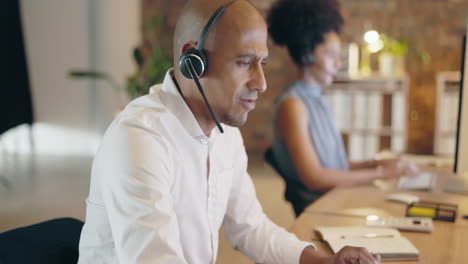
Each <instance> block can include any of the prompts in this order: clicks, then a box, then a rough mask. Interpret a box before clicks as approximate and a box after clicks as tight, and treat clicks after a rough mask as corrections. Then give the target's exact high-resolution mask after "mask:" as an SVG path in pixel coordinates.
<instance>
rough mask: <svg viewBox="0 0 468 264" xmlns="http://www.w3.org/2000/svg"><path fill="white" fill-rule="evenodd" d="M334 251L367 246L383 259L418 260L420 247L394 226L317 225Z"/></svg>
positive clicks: (317, 229)
mask: <svg viewBox="0 0 468 264" xmlns="http://www.w3.org/2000/svg"><path fill="white" fill-rule="evenodd" d="M315 230H316V231H318V232H319V233H320V234H321V235H322V238H323V240H325V241H326V242H327V243H328V245H329V246H330V248H331V249H332V251H333V252H334V253H336V252H338V251H340V249H341V248H343V247H344V246H355V247H365V248H367V250H369V252H372V253H377V254H379V255H380V256H381V258H382V260H417V259H418V258H419V251H418V249H417V248H416V247H415V246H414V245H413V244H412V243H411V242H410V241H409V240H408V239H407V238H405V237H403V236H401V234H400V232H399V231H398V230H396V229H394V228H376V227H365V226H342V227H317V228H316V229H315Z"/></svg>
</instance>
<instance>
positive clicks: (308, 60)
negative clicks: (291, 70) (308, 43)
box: [301, 53, 315, 65]
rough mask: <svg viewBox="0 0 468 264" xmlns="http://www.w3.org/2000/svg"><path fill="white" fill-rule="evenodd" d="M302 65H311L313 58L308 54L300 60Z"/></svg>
mask: <svg viewBox="0 0 468 264" xmlns="http://www.w3.org/2000/svg"><path fill="white" fill-rule="evenodd" d="M301 62H302V65H311V64H313V63H314V62H315V56H314V55H312V54H310V53H308V54H306V55H304V56H302V58H301Z"/></svg>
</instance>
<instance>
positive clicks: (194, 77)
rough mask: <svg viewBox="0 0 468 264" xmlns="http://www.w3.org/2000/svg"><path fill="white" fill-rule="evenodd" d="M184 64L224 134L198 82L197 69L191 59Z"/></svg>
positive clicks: (222, 131)
mask: <svg viewBox="0 0 468 264" xmlns="http://www.w3.org/2000/svg"><path fill="white" fill-rule="evenodd" d="M184 64H185V66H186V67H187V69H188V70H189V73H190V76H191V77H192V79H193V80H194V81H195V84H196V85H197V87H198V90H199V91H200V93H201V95H202V97H203V100H204V101H205V104H206V106H207V107H208V110H209V111H210V114H211V117H212V118H213V120H214V121H215V123H216V126H217V127H218V129H219V131H220V132H221V133H224V130H223V128H222V127H221V124H220V123H219V122H218V119H216V116H215V114H214V112H213V109H211V106H210V104H209V103H208V100H207V99H206V96H205V93H204V92H203V88H202V87H201V84H200V81H198V78H197V76H196V72H195V69H194V67H193V65H192V61H191V60H189V59H185V61H184Z"/></svg>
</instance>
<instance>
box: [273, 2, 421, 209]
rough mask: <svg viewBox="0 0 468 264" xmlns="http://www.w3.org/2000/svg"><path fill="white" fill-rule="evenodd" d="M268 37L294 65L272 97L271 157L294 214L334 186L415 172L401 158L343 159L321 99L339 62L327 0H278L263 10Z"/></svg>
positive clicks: (336, 26)
mask: <svg viewBox="0 0 468 264" xmlns="http://www.w3.org/2000/svg"><path fill="white" fill-rule="evenodd" d="M267 21H268V26H269V31H270V34H271V37H272V39H273V41H274V42H275V43H276V44H278V45H284V46H286V48H287V50H288V52H289V55H290V57H291V59H292V60H293V62H294V63H295V65H296V66H297V73H298V74H297V79H296V80H295V81H294V82H293V83H292V84H291V85H290V86H288V87H286V88H285V89H284V90H283V91H282V93H281V95H280V96H279V97H278V98H277V101H276V112H275V122H274V140H273V146H272V152H273V158H274V159H275V160H276V163H277V164H276V165H277V167H278V169H279V171H280V172H281V174H282V176H283V177H284V178H285V180H286V185H287V186H286V199H287V200H289V201H290V202H291V203H292V204H293V207H294V211H295V213H296V215H299V214H300V213H301V212H302V211H303V210H304V208H305V207H306V206H307V205H309V204H310V203H311V202H313V201H314V200H316V199H317V198H319V197H320V196H321V195H323V194H324V193H325V192H326V191H328V190H330V189H332V188H333V187H336V186H351V185H356V184H362V183H368V182H371V181H373V180H375V179H384V178H391V177H400V176H403V175H416V174H417V168H416V167H415V166H414V164H412V163H410V162H408V161H405V160H401V159H389V160H370V161H365V162H359V163H354V162H351V163H350V162H348V160H347V156H346V152H345V148H344V145H343V141H342V138H341V135H340V133H339V131H338V129H337V127H336V125H335V120H334V118H333V116H332V113H331V111H330V109H329V107H328V105H327V104H326V103H325V100H324V97H323V95H322V89H323V88H324V87H326V86H328V85H330V84H331V83H332V81H333V78H334V77H335V75H336V73H337V72H338V69H339V68H340V67H341V62H340V37H339V33H340V30H341V27H342V25H343V18H342V16H341V14H340V12H339V6H338V3H337V2H335V1H332V0H313V1H311V0H282V1H278V2H277V3H276V4H274V5H273V7H272V9H271V10H270V12H269V14H268V18H267Z"/></svg>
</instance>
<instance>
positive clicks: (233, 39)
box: [174, 0, 268, 132]
mask: <svg viewBox="0 0 468 264" xmlns="http://www.w3.org/2000/svg"><path fill="white" fill-rule="evenodd" d="M227 2H228V0H196V1H190V2H189V3H188V4H187V5H186V6H185V8H184V9H183V10H182V14H181V16H180V18H179V20H178V22H177V26H176V31H175V35H174V65H176V69H175V78H176V80H177V82H178V84H179V87H180V89H181V90H182V93H183V95H184V98H185V100H186V102H187V104H188V105H189V107H190V108H191V110H192V112H193V113H194V115H195V116H196V118H197V120H198V122H199V123H200V124H201V126H202V128H203V129H204V130H205V129H206V130H208V131H209V130H210V128H212V127H213V126H214V122H213V121H212V119H211V117H210V115H209V112H208V110H207V108H206V106H205V104H204V102H203V100H202V96H201V95H200V93H199V92H198V89H197V88H196V86H195V84H194V82H193V80H190V79H187V78H185V77H184V76H183V75H182V74H181V73H180V70H179V68H178V64H179V57H180V55H181V54H182V53H183V52H184V51H186V50H188V49H190V48H195V47H196V44H197V41H199V37H200V34H201V31H202V29H203V27H204V26H205V25H206V23H207V22H208V19H209V18H210V17H211V16H212V14H213V13H214V11H215V10H216V9H217V8H218V7H220V6H221V5H223V4H225V3H227ZM203 53H204V54H205V56H206V59H207V68H206V71H205V73H204V74H203V75H202V76H201V77H200V83H201V85H202V86H203V88H204V91H205V93H206V96H207V99H208V101H209V102H210V104H211V106H212V108H213V110H214V113H215V115H216V116H217V117H218V119H219V120H220V121H221V122H223V123H226V124H228V125H231V126H241V125H243V124H244V123H245V121H246V119H247V114H248V112H249V111H250V110H252V109H253V108H254V107H255V100H256V98H257V96H258V93H259V92H264V91H265V89H266V82H265V77H264V74H263V68H262V66H263V64H264V63H265V60H266V58H267V56H268V49H267V27H266V24H265V21H264V19H263V17H262V16H261V15H260V13H259V12H258V11H257V9H256V8H255V7H254V6H252V5H251V4H250V3H249V2H248V1H246V0H236V1H235V2H234V3H232V4H231V5H230V6H229V7H228V8H226V9H225V10H224V13H223V14H222V15H221V16H220V17H219V19H218V21H217V22H216V24H215V25H214V26H213V28H212V29H211V31H210V32H209V33H208V36H207V38H206V41H205V44H204V46H203ZM205 132H206V131H205Z"/></svg>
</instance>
